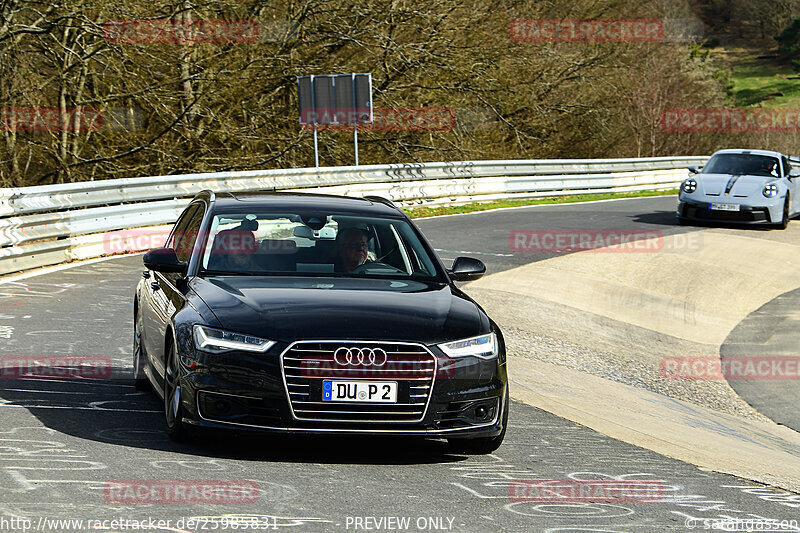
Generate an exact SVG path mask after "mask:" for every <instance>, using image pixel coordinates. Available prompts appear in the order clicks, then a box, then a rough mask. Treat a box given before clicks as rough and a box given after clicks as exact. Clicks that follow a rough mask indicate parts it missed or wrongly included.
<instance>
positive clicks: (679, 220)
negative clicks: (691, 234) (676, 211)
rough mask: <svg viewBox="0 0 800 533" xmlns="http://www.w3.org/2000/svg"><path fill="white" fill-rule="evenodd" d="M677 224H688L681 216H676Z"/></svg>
mask: <svg viewBox="0 0 800 533" xmlns="http://www.w3.org/2000/svg"><path fill="white" fill-rule="evenodd" d="M678 225H680V226H688V225H689V221H688V220H686V219H685V218H683V217H678Z"/></svg>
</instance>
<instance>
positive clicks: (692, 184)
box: [681, 178, 697, 193]
mask: <svg viewBox="0 0 800 533" xmlns="http://www.w3.org/2000/svg"><path fill="white" fill-rule="evenodd" d="M681 190H682V191H683V192H687V193H692V192H694V191H696V190H697V180H696V179H694V178H689V179H687V180H685V181H684V182H683V184H681Z"/></svg>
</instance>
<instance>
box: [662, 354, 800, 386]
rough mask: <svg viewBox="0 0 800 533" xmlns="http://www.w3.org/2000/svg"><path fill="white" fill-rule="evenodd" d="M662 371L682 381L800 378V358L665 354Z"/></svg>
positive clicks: (664, 375) (781, 379) (666, 375)
mask: <svg viewBox="0 0 800 533" xmlns="http://www.w3.org/2000/svg"><path fill="white" fill-rule="evenodd" d="M659 372H660V373H661V377H662V378H664V379H671V380H682V381H683V380H685V381H723V380H727V381H738V380H754V381H760V380H766V381H787V380H796V379H800V357H779V356H772V357H723V358H721V359H720V358H718V357H664V358H662V359H661V361H660V362H659Z"/></svg>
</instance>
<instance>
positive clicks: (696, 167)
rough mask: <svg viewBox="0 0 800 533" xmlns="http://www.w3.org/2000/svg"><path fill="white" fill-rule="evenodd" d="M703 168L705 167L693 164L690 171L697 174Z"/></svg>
mask: <svg viewBox="0 0 800 533" xmlns="http://www.w3.org/2000/svg"><path fill="white" fill-rule="evenodd" d="M701 168H703V167H698V166H697V165H692V166H690V167H689V172H691V173H692V174H697V173H699V172H700V169H701Z"/></svg>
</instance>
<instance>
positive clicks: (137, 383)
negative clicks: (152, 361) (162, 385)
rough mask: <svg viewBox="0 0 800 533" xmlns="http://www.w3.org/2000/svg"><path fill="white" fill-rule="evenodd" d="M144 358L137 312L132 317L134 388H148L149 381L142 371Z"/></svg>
mask: <svg viewBox="0 0 800 533" xmlns="http://www.w3.org/2000/svg"><path fill="white" fill-rule="evenodd" d="M146 360H147V357H145V352H144V346H142V321H141V314H140V313H138V312H137V313H136V316H135V317H134V319H133V386H134V387H136V390H140V391H147V390H150V381H149V380H148V379H147V375H146V374H145V373H144V365H145V364H146V363H145V361H146Z"/></svg>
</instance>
